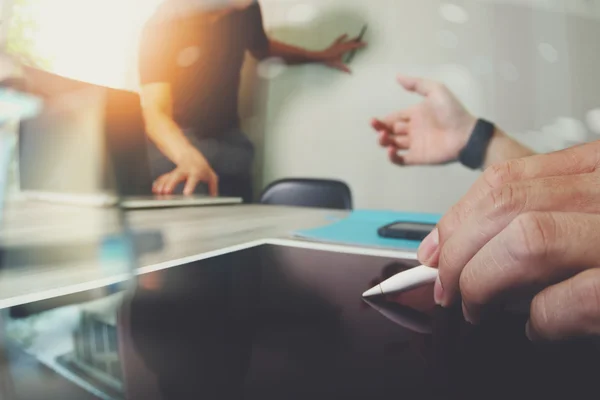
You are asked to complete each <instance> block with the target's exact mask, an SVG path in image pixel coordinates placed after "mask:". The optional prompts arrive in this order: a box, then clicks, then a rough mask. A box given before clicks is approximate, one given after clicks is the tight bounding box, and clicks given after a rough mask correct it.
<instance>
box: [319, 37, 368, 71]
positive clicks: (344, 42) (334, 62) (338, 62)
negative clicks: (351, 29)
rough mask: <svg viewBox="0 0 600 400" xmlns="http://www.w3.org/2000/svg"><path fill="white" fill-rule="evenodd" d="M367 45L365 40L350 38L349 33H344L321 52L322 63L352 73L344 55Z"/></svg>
mask: <svg viewBox="0 0 600 400" xmlns="http://www.w3.org/2000/svg"><path fill="white" fill-rule="evenodd" d="M366 45H367V44H366V43H365V42H363V41H360V40H359V39H358V38H354V39H350V40H348V35H342V36H340V37H339V38H337V39H336V40H335V41H334V42H333V43H332V44H331V46H329V47H328V48H327V49H325V50H324V51H323V52H322V53H321V58H322V63H323V64H325V65H327V66H328V67H330V68H334V69H338V70H340V71H342V72H346V73H350V72H351V71H350V68H348V66H347V65H346V64H345V63H344V60H343V58H344V55H346V53H348V52H350V51H353V50H357V49H361V48H363V47H365V46H366Z"/></svg>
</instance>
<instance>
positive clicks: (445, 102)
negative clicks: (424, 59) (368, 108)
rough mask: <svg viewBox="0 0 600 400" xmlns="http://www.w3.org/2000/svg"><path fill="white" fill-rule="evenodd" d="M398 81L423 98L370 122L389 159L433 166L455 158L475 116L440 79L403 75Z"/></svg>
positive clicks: (403, 163) (465, 140) (406, 163)
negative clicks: (433, 79) (411, 105)
mask: <svg viewBox="0 0 600 400" xmlns="http://www.w3.org/2000/svg"><path fill="white" fill-rule="evenodd" d="M398 82H399V83H400V85H401V86H402V87H403V88H404V89H405V90H407V91H409V92H413V93H417V94H419V95H421V96H422V97H423V100H422V101H421V102H420V103H419V104H417V105H415V106H413V107H410V108H408V109H404V110H400V111H397V112H395V113H393V114H390V115H388V116H387V117H385V118H383V119H377V118H374V119H373V120H372V121H371V126H372V127H373V129H374V130H375V131H377V133H378V134H379V144H380V145H381V146H382V147H385V148H387V150H388V157H389V159H390V160H391V161H392V162H393V163H394V164H397V165H435V164H444V163H448V162H451V161H455V160H457V159H458V156H459V153H460V151H461V149H462V148H463V147H464V146H465V145H466V143H467V141H468V139H469V135H470V133H471V131H472V130H473V128H474V126H475V123H476V118H475V117H474V116H472V115H471V114H470V113H469V112H468V111H467V110H466V109H465V107H464V106H463V105H462V104H461V103H460V101H458V100H457V99H456V97H455V96H454V95H453V94H452V92H450V90H448V88H446V86H444V85H443V84H441V83H439V82H435V81H431V80H427V79H422V78H414V77H408V76H404V75H400V76H399V77H398ZM399 152H402V154H400V153H399Z"/></svg>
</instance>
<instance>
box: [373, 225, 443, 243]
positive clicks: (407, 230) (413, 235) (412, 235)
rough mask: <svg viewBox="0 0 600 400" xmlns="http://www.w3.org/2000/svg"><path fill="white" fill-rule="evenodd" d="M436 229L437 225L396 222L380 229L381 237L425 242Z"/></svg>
mask: <svg viewBox="0 0 600 400" xmlns="http://www.w3.org/2000/svg"><path fill="white" fill-rule="evenodd" d="M434 228H435V224H423V223H419V222H405V221H396V222H394V223H391V224H388V225H385V226H382V227H381V228H379V229H378V231H377V233H378V234H379V236H381V237H384V238H392V239H405V240H419V241H421V240H423V239H425V237H427V235H429V233H430V232H431V231H432V230H433V229H434Z"/></svg>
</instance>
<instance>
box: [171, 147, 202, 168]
mask: <svg viewBox="0 0 600 400" xmlns="http://www.w3.org/2000/svg"><path fill="white" fill-rule="evenodd" d="M173 154H174V155H175V156H174V157H173V162H174V163H175V164H176V165H181V164H184V163H186V162H187V161H188V160H190V159H193V158H197V157H198V156H200V157H203V156H202V153H200V151H198V149H196V148H195V147H194V146H192V144H191V143H189V142H187V141H186V143H180V144H178V145H177V148H176V149H174V152H173Z"/></svg>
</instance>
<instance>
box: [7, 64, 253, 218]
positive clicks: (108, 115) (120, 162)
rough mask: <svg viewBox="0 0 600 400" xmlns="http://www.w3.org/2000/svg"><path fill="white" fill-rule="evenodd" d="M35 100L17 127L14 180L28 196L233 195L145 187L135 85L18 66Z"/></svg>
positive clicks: (126, 199)
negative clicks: (37, 108) (32, 114)
mask: <svg viewBox="0 0 600 400" xmlns="http://www.w3.org/2000/svg"><path fill="white" fill-rule="evenodd" d="M25 76H26V82H27V86H28V91H31V92H33V93H34V94H35V95H37V96H38V97H40V98H41V99H42V100H43V103H44V106H43V110H42V111H41V113H40V114H39V115H38V116H37V117H36V118H32V119H29V120H27V121H23V122H22V123H21V126H20V128H19V131H20V132H19V151H18V157H19V183H20V193H21V197H23V198H26V199H29V200H40V201H49V202H56V203H63V204H73V205H87V206H97V207H109V206H114V205H116V204H117V203H120V205H121V206H122V207H123V208H127V209H138V208H161V207H189V206H207V205H223V204H238V203H241V202H242V199H241V198H237V197H211V196H209V195H192V196H183V195H172V196H163V195H160V196H158V195H153V194H152V177H151V174H150V165H149V162H148V156H147V147H146V146H147V142H146V140H147V139H146V133H145V126H144V121H143V117H142V110H141V105H140V98H139V95H138V94H137V93H134V92H130V91H125V90H117V89H112V88H107V87H103V86H97V85H92V84H88V83H84V82H80V81H76V80H72V79H68V78H64V77H62V76H58V75H55V74H52V73H49V72H46V71H42V70H38V69H35V68H29V67H26V68H25Z"/></svg>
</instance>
